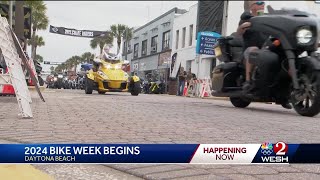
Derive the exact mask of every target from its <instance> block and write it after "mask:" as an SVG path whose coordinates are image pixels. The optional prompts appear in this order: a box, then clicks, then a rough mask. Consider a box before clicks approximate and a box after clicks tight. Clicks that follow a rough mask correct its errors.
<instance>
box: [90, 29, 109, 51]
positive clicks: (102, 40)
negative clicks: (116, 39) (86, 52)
mask: <svg viewBox="0 0 320 180" xmlns="http://www.w3.org/2000/svg"><path fill="white" fill-rule="evenodd" d="M112 43H113V35H112V34H111V33H110V32H107V33H106V34H105V35H104V36H98V37H95V38H93V39H92V40H91V41H90V46H91V48H92V49H96V48H97V47H98V46H99V48H100V54H102V50H103V46H104V45H106V44H112Z"/></svg>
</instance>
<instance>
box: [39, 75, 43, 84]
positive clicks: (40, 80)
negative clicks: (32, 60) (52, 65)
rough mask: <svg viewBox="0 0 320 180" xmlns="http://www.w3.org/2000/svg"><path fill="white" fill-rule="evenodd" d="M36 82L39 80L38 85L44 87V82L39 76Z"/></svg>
mask: <svg viewBox="0 0 320 180" xmlns="http://www.w3.org/2000/svg"><path fill="white" fill-rule="evenodd" d="M38 80H39V85H40V86H43V85H44V81H43V79H42V77H41V76H38Z"/></svg>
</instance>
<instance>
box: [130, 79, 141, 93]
mask: <svg viewBox="0 0 320 180" xmlns="http://www.w3.org/2000/svg"><path fill="white" fill-rule="evenodd" d="M140 92H141V87H140V82H135V83H134V84H133V88H132V90H131V95H132V96H138V95H139V93H140Z"/></svg>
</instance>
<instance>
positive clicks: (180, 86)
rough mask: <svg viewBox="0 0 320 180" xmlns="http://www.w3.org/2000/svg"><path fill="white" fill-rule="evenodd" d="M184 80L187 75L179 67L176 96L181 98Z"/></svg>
mask: <svg viewBox="0 0 320 180" xmlns="http://www.w3.org/2000/svg"><path fill="white" fill-rule="evenodd" d="M186 78H187V73H186V71H185V70H184V68H183V67H181V68H180V71H179V76H178V81H179V84H178V92H177V96H182V94H183V88H184V85H185V81H186Z"/></svg>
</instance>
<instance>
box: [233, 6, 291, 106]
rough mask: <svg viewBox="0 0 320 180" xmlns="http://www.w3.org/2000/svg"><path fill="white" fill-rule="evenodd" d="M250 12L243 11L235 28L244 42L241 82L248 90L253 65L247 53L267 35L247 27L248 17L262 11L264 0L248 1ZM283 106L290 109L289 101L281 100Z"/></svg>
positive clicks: (259, 44)
mask: <svg viewBox="0 0 320 180" xmlns="http://www.w3.org/2000/svg"><path fill="white" fill-rule="evenodd" d="M249 8H250V12H244V13H243V14H242V15H241V20H240V22H239V27H238V29H237V35H240V36H241V35H242V38H243V42H244V49H245V51H244V53H243V54H244V64H245V69H246V81H245V83H244V84H243V87H242V88H243V90H244V91H246V92H249V91H250V90H251V89H252V88H253V86H252V84H251V72H252V69H253V65H252V64H250V62H249V55H250V53H251V52H254V51H256V50H259V49H261V48H262V46H263V45H264V43H265V42H266V40H267V39H268V35H266V34H264V33H263V32H257V31H253V30H251V29H248V28H249V27H250V26H251V23H250V22H249V21H250V18H252V17H254V16H258V15H261V14H263V13H264V8H265V2H264V1H249ZM281 105H282V106H283V107H284V108H287V109H291V108H292V107H291V105H290V104H289V102H283V103H282V104H281Z"/></svg>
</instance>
